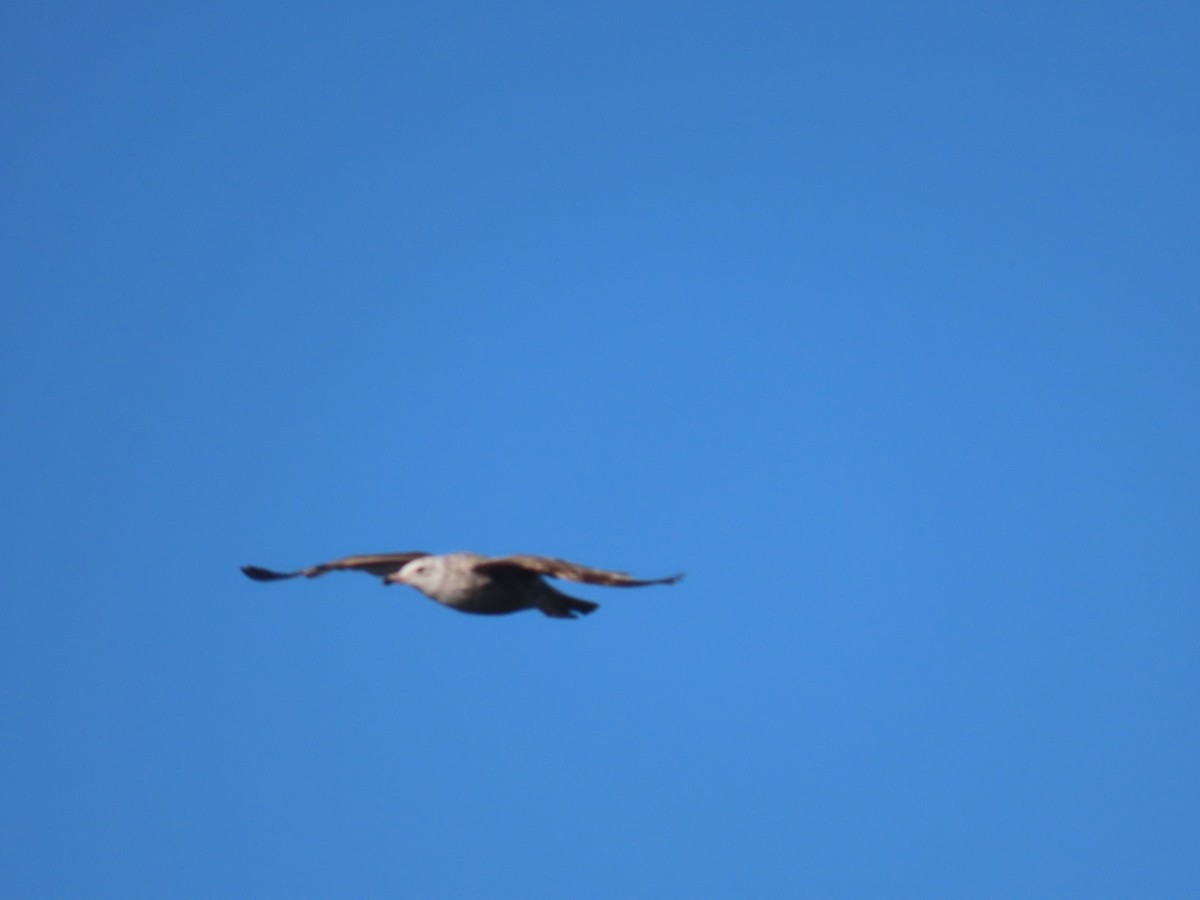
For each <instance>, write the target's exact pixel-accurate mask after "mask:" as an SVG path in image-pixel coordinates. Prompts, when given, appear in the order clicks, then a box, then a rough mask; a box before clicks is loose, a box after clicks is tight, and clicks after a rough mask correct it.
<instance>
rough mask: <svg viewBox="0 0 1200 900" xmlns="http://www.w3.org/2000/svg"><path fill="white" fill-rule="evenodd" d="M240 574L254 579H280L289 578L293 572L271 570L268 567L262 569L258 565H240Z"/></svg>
mask: <svg viewBox="0 0 1200 900" xmlns="http://www.w3.org/2000/svg"><path fill="white" fill-rule="evenodd" d="M242 574H243V575H245V576H246V577H247V578H253V579H254V580H255V581H281V580H282V579H284V578H291V577H292V575H293V574H294V573H291V572H272V571H271V570H270V569H262V568H259V567H258V566H242Z"/></svg>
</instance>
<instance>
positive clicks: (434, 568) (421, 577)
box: [386, 556, 446, 597]
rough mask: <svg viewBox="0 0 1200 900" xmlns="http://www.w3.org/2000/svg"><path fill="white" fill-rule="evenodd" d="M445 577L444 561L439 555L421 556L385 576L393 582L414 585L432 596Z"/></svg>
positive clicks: (423, 592)
mask: <svg viewBox="0 0 1200 900" xmlns="http://www.w3.org/2000/svg"><path fill="white" fill-rule="evenodd" d="M445 577H446V561H445V559H443V558H442V557H440V556H421V557H418V558H417V559H414V560H411V561H410V562H407V563H405V564H404V566H403V567H401V569H400V570H399V571H397V572H393V573H392V574H391V575H389V576H388V577H387V579H386V580H387V581H389V582H392V583H395V584H407V585H409V586H410V587H415V588H416V589H417V590H418V591H420V592H421V593H422V594H425V595H426V596H429V597H432V596H434V594H436V593H437V589H438V586H439V585H440V584H441V583H442V580H443V579H444V578H445Z"/></svg>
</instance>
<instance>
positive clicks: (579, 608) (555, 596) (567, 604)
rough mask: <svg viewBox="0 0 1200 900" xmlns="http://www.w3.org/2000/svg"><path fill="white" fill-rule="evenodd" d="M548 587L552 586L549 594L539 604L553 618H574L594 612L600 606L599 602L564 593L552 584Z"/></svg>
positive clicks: (539, 607)
mask: <svg viewBox="0 0 1200 900" xmlns="http://www.w3.org/2000/svg"><path fill="white" fill-rule="evenodd" d="M546 587H547V588H550V592H549V595H548V596H545V597H543V598H542V602H541V603H540V604H538V609H540V610H541V611H542V612H543V613H545V614H546V615H548V616H550V618H552V619H574V618H577V617H579V616H586V615H588V614H589V613H594V612H595V611H596V610H598V609H599V608H600V604H599V603H593V602H592V601H591V600H580V599H579V598H578V597H572V596H570V595H569V594H564V593H563V592H562V591H557V590H555V589H554V588H552V587H550V585H546Z"/></svg>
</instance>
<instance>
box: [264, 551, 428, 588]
mask: <svg viewBox="0 0 1200 900" xmlns="http://www.w3.org/2000/svg"><path fill="white" fill-rule="evenodd" d="M422 556H429V554H428V553H425V552H424V551H421V550H418V551H414V552H411V553H365V554H360V555H358V556H344V557H342V558H341V559H335V560H334V561H333V562H327V563H318V564H317V565H315V566H309V567H308V568H307V569H297V570H295V571H294V572H275V571H273V570H271V569H263V568H260V567H259V566H242V572H243V573H245V575H246V577H247V578H253V579H254V580H255V581H280V580H282V579H284V578H299V577H300V576H301V575H303V576H304V577H305V578H316V577H317V576H318V575H324V574H325V573H326V572H335V571H341V570H343V569H345V570H350V571H358V572H366V573H368V574H369V575H378V576H379V577H381V578H382V577H383V576H385V575H390V574H391V573H392V572H397V571H399V570H400V569H401V568H402V567H403V566H404V565H405V564H406V563H410V562H412V561H413V560H414V559H420V558H421V557H422Z"/></svg>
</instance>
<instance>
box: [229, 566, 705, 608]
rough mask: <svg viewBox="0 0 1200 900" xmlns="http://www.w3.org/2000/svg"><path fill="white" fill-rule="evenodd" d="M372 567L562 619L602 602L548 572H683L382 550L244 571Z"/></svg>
mask: <svg viewBox="0 0 1200 900" xmlns="http://www.w3.org/2000/svg"><path fill="white" fill-rule="evenodd" d="M347 569H349V570H355V571H363V572H368V573H370V574H372V575H377V576H380V577H382V578H383V583H384V584H407V585H409V586H411V587H414V588H416V589H417V590H419V591H420V592H421V593H422V594H424V595H425V596H427V597H429V598H430V599H432V600H436V601H437V602H438V603H441V604H442V605H443V606H448V607H450V608H451V609H456V610H459V611H460V612H467V613H476V614H480V615H503V614H505V613H513V612H519V611H520V610H523V609H537V610H540V611H541V612H542V613H544V614H545V615H547V616H551V617H552V618H557V619H573V618H575V617H576V616H579V615H587V614H588V613H590V612H593V611H595V609H596V608H597V604H595V603H592V602H591V601H589V600H580V599H579V598H577V597H571V596H569V595H567V594H564V593H562V592H561V591H559V590H557V589H555V588H554V587H552V586H551V585H550V584H548V583H547V582H546V580H545V578H544V577H543V576H550V577H553V578H564V579H567V580H569V581H579V582H586V583H588V584H604V585H609V586H612V587H641V586H644V585H650V584H673V583H674V582H676V581H678V580H679V579H680V578H682V577H683V576H682V575H673V576H671V577H669V578H655V579H650V580H640V579H636V578H632V577H630V576H629V575H626V574H625V573H624V572H614V571H611V570H606V569H593V568H590V567H588V566H581V565H579V564H578V563H572V562H567V561H566V560H563V559H555V558H553V557H549V556H528V555H515V556H499V557H489V556H483V555H481V554H479V553H446V554H443V555H440V556H435V555H433V554H430V553H422V552H412V553H377V554H370V555H364V556H347V557H345V558H343V559H339V560H335V561H333V562H329V563H321V564H320V565H316V566H312V567H310V568H308V569H299V570H297V571H294V572H275V571H272V570H270V569H261V568H259V567H257V566H243V567H242V571H243V572H244V573H245V574H246V575H247V576H248V577H249V578H253V579H255V580H256V581H277V580H280V579H283V578H296V577H298V576H305V577H308V578H315V577H316V576H318V575H323V574H325V573H326V572H332V571H337V570H347Z"/></svg>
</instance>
